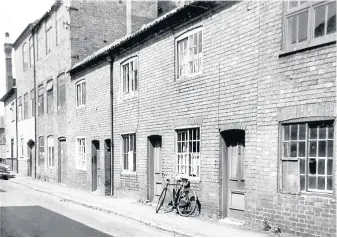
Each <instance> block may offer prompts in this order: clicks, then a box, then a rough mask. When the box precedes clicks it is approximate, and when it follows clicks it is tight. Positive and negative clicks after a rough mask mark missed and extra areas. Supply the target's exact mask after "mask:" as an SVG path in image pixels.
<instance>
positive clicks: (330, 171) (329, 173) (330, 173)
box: [326, 159, 332, 175]
mask: <svg viewBox="0 0 337 238" xmlns="http://www.w3.org/2000/svg"><path fill="white" fill-rule="evenodd" d="M326 174H327V175H332V159H328V165H327V173H326Z"/></svg>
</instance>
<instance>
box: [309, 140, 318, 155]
mask: <svg viewBox="0 0 337 238" xmlns="http://www.w3.org/2000/svg"><path fill="white" fill-rule="evenodd" d="M309 144H310V148H309V156H310V157H316V156H317V142H316V141H310V143H309Z"/></svg>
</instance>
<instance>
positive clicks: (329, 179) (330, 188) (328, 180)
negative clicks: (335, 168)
mask: <svg viewBox="0 0 337 238" xmlns="http://www.w3.org/2000/svg"><path fill="white" fill-rule="evenodd" d="M326 179H327V188H326V189H327V190H332V176H328V177H327V178H326Z"/></svg>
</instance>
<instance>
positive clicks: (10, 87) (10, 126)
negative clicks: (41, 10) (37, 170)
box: [0, 32, 17, 158]
mask: <svg viewBox="0 0 337 238" xmlns="http://www.w3.org/2000/svg"><path fill="white" fill-rule="evenodd" d="M12 50H13V44H11V43H10V40H9V33H8V32H6V33H5V44H4V51H5V66H6V75H5V82H6V93H5V94H4V95H3V96H2V97H1V99H0V101H1V102H3V103H4V109H5V114H4V128H5V140H6V143H5V144H6V151H5V155H4V157H5V158H17V123H16V122H17V118H16V115H17V113H16V111H17V103H16V102H17V98H16V84H15V79H14V78H13V69H12Z"/></svg>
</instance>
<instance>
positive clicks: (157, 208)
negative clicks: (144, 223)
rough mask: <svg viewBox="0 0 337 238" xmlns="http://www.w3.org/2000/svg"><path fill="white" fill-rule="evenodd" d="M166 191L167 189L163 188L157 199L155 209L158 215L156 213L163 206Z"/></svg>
mask: <svg viewBox="0 0 337 238" xmlns="http://www.w3.org/2000/svg"><path fill="white" fill-rule="evenodd" d="M166 191H167V188H164V189H163V190H162V191H161V194H160V196H159V198H158V203H157V207H156V213H158V211H159V210H160V208H161V207H162V206H163V204H164V200H165V196H166Z"/></svg>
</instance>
